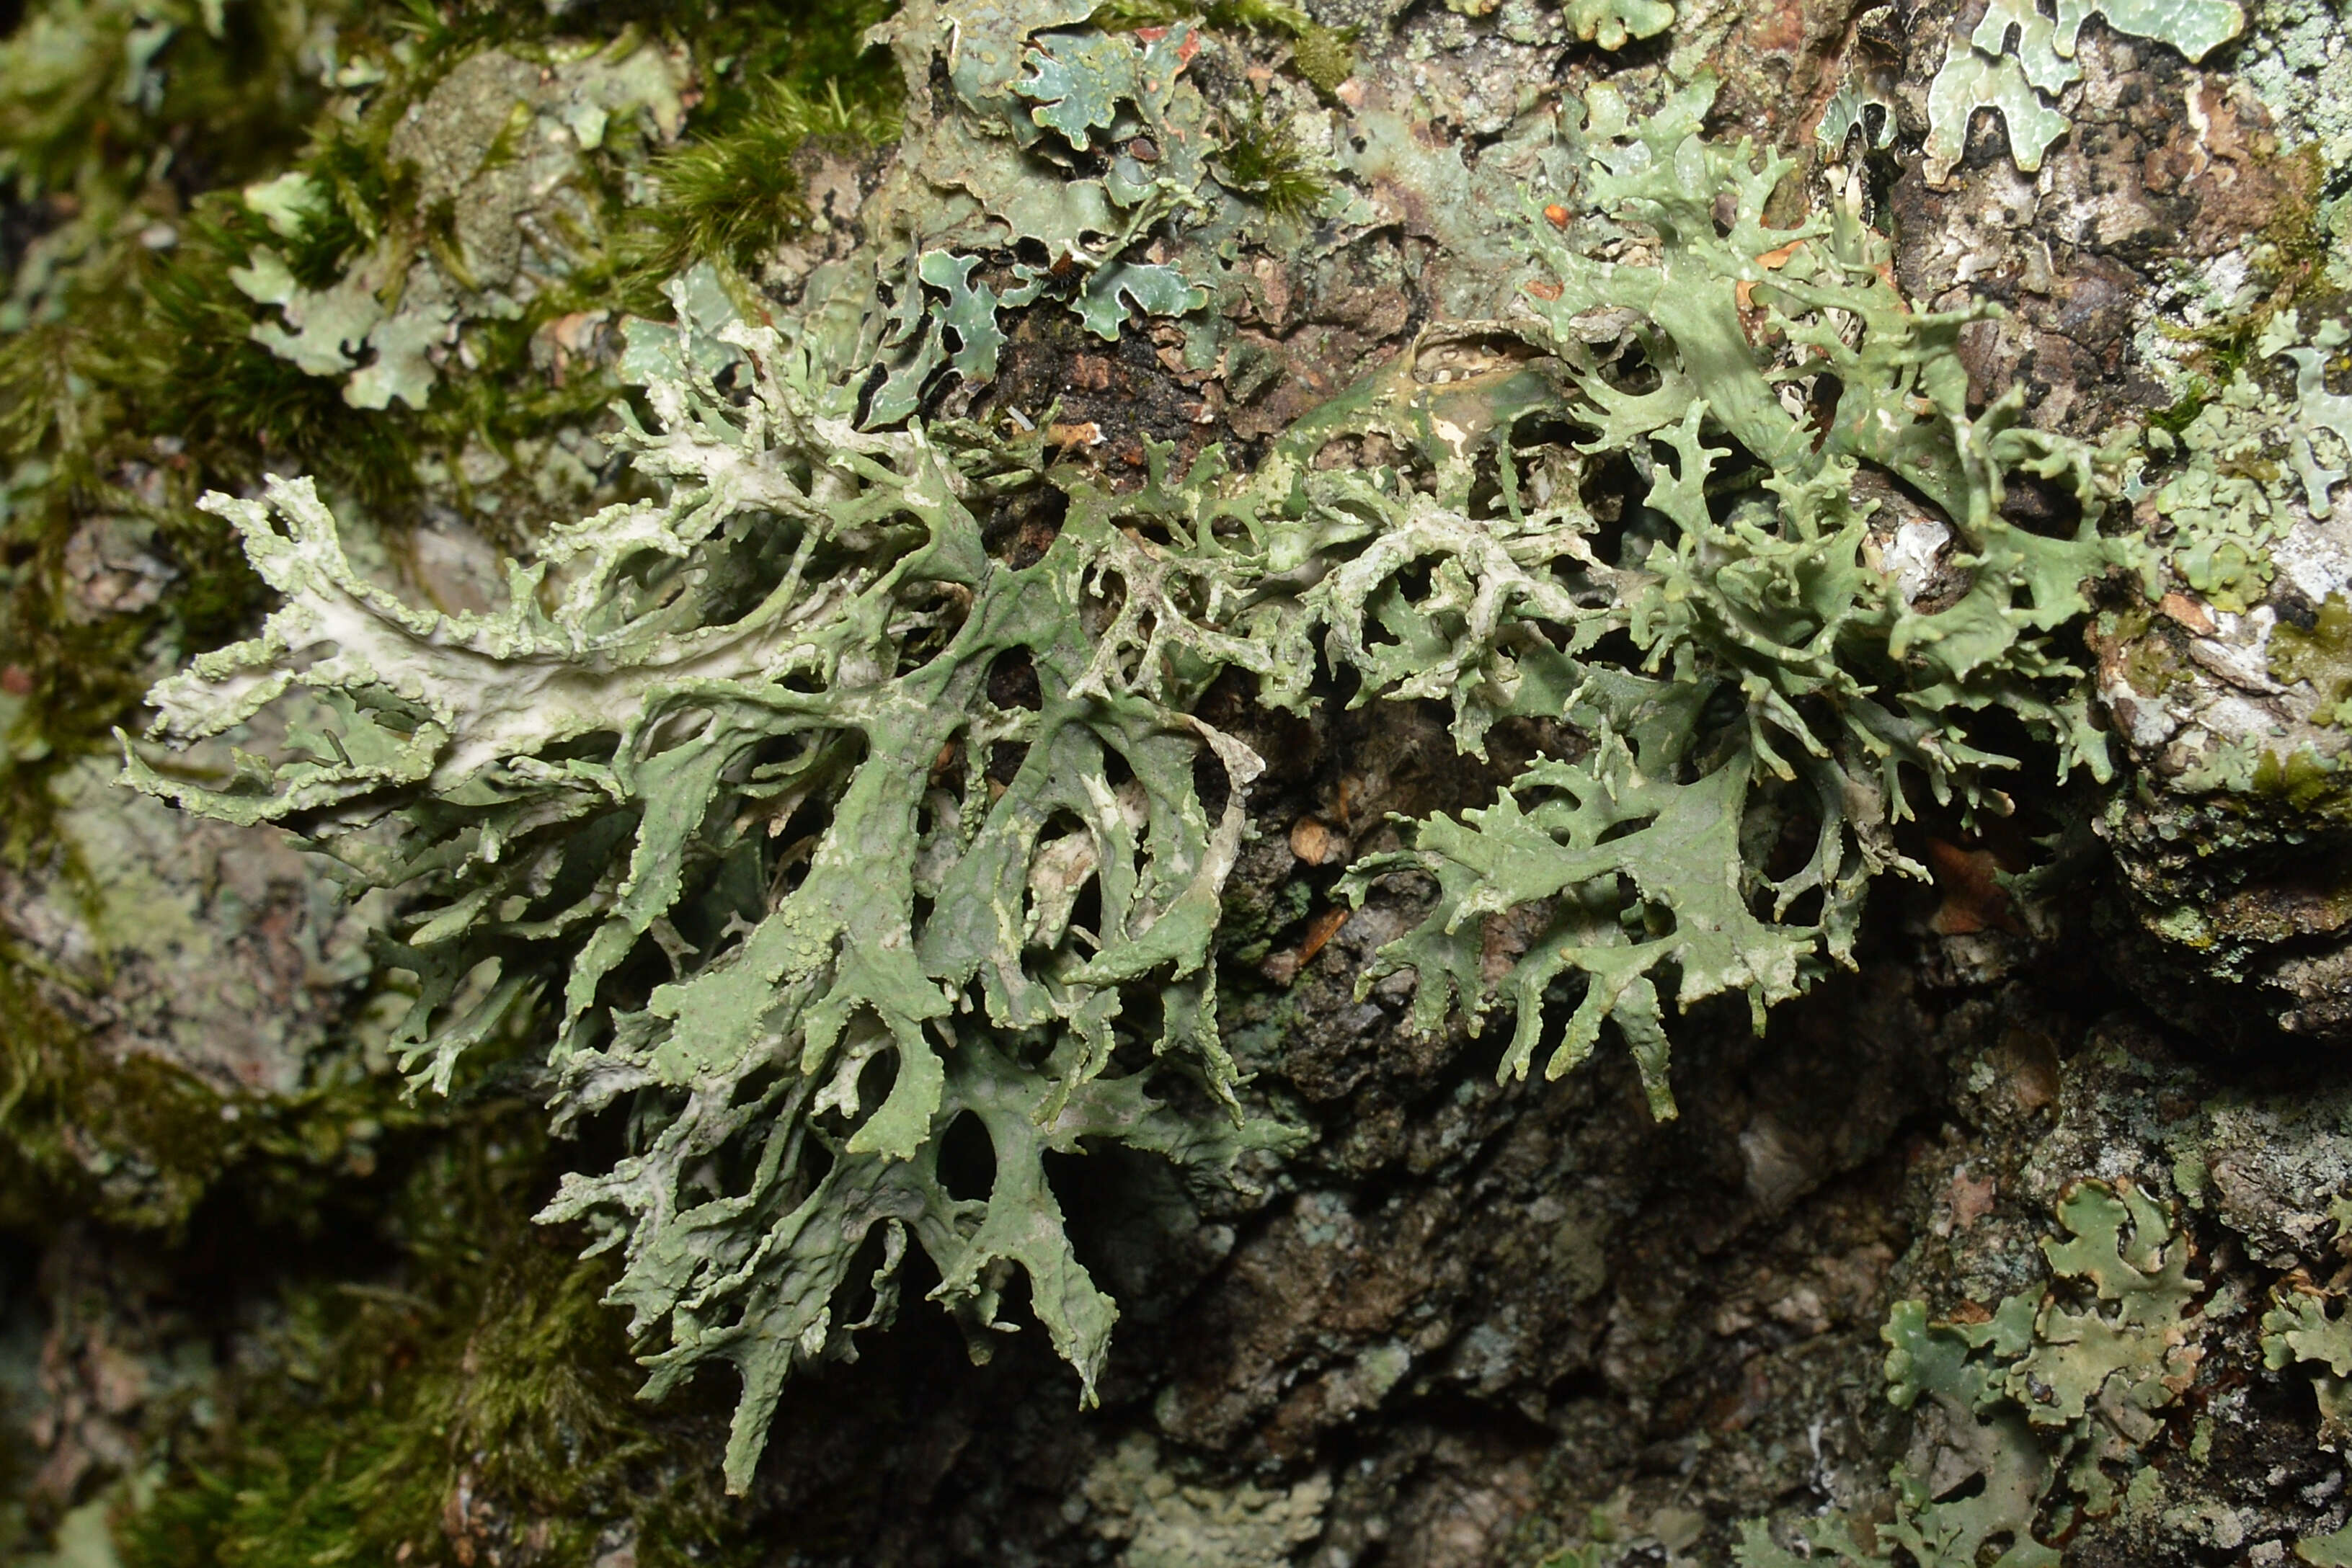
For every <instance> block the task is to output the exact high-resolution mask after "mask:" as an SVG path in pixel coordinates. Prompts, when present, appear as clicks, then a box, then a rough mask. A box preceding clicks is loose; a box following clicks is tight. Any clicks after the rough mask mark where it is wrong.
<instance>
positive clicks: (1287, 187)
mask: <svg viewBox="0 0 2352 1568" xmlns="http://www.w3.org/2000/svg"><path fill="white" fill-rule="evenodd" d="M1213 167H1214V169H1215V172H1216V175H1217V178H1218V180H1219V181H1220V182H1221V183H1223V184H1225V185H1227V186H1229V187H1230V188H1232V189H1233V190H1235V191H1238V192H1240V193H1242V194H1244V195H1245V196H1247V197H1249V198H1250V199H1251V200H1252V201H1254V202H1255V203H1256V204H1258V205H1259V206H1261V207H1264V208H1265V210H1266V212H1267V213H1268V214H1271V215H1273V216H1275V217H1280V218H1293V217H1304V216H1306V215H1307V214H1309V213H1312V212H1313V211H1314V210H1315V209H1316V208H1317V207H1318V206H1320V205H1321V204H1322V202H1323V198H1324V197H1325V196H1327V195H1328V194H1329V193H1330V191H1331V182H1330V181H1329V180H1328V179H1327V178H1326V177H1325V176H1324V175H1323V173H1322V172H1320V171H1319V170H1318V169H1317V168H1316V166H1315V163H1314V161H1313V160H1312V159H1310V158H1308V157H1307V153H1306V152H1305V150H1304V149H1302V148H1301V147H1300V146H1299V145H1298V139H1297V136H1296V135H1295V134H1294V133H1293V132H1292V131H1291V129H1290V127H1289V126H1287V125H1286V124H1283V123H1282V122H1280V121H1278V120H1268V119H1267V118H1266V116H1265V104H1263V103H1260V104H1258V105H1257V106H1256V107H1255V109H1254V110H1252V112H1251V114H1250V118H1249V122H1248V123H1247V124H1245V125H1244V126H1243V127H1242V128H1241V130H1240V131H1237V132H1236V133H1235V134H1234V139H1233V140H1232V141H1228V142H1227V143H1226V144H1225V146H1224V148H1223V151H1222V152H1220V153H1219V155H1218V159H1217V161H1216V162H1215V164H1214V165H1213Z"/></svg>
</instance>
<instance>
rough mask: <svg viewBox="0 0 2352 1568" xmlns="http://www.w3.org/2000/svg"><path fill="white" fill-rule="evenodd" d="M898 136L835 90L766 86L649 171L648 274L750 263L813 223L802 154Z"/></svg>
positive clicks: (871, 110) (869, 109) (873, 111)
mask: <svg viewBox="0 0 2352 1568" xmlns="http://www.w3.org/2000/svg"><path fill="white" fill-rule="evenodd" d="M896 130H897V121H896V120H895V119H894V118H893V117H891V116H889V115H887V114H886V113H885V112H883V111H882V110H879V109H877V108H875V107H873V106H870V105H867V104H863V103H859V104H852V103H850V102H847V101H845V100H844V99H843V98H842V97H841V93H840V89H839V88H838V86H837V85H835V84H828V85H827V88H826V90H825V92H824V95H823V96H821V97H813V96H811V95H810V94H808V93H805V92H803V91H801V90H800V89H796V88H794V87H793V86H792V85H791V84H790V83H788V82H777V83H772V84H770V85H769V86H768V87H767V88H766V89H764V90H763V91H762V92H761V95H760V97H759V99H758V100H757V101H756V102H755V103H754V104H753V106H752V107H751V110H749V111H748V112H747V113H745V114H744V115H743V116H742V118H741V119H740V120H738V121H737V122H736V123H735V124H734V125H732V126H731V127H730V128H729V129H727V130H726V131H722V132H720V133H719V134H717V135H712V136H708V137H705V138H703V139H701V140H699V141H694V142H692V143H690V144H688V145H687V146H684V147H681V148H679V149H678V150H677V151H676V152H672V153H670V154H668V155H667V157H664V158H663V159H661V160H660V161H659V162H657V163H656V165H655V173H656V178H657V179H658V180H659V181H660V183H661V199H660V200H659V202H657V203H656V204H655V205H654V206H653V207H652V208H650V209H649V210H648V212H647V213H646V223H647V225H648V226H649V227H650V229H651V230H652V234H653V236H654V239H653V244H652V247H651V252H650V255H649V256H648V258H647V263H646V265H647V269H648V272H649V274H650V275H652V276H656V277H667V276H669V275H670V274H672V273H676V272H679V271H682V270H684V269H685V268H686V267H688V266H689V265H690V264H692V263H693V262H695V261H698V260H719V261H729V262H732V263H733V264H734V265H736V266H738V267H749V266H751V264H752V261H753V258H754V257H755V256H757V255H758V254H759V253H760V252H761V251H764V250H769V249H772V248H773V247H774V246H776V245H777V244H778V243H780V242H781V241H782V240H783V239H784V238H785V237H786V236H787V235H791V234H793V232H795V231H796V230H798V229H800V228H801V227H802V226H803V225H805V224H806V223H807V222H808V220H809V209H808V204H807V202H806V201H805V200H804V199H803V193H802V190H801V177H800V172H799V170H798V168H797V167H796V165H795V160H796V159H797V158H798V156H799V155H800V152H801V150H802V149H803V147H804V146H805V145H807V144H808V143H809V142H811V141H816V142H821V143H823V142H830V143H833V144H835V145H837V146H843V147H847V148H862V147H868V146H872V145H874V144H875V143H877V142H880V141H886V140H887V139H888V138H889V136H890V135H892V134H893V133H894V132H895V131H896Z"/></svg>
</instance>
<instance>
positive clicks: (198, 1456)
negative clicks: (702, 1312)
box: [117, 1102, 740, 1568]
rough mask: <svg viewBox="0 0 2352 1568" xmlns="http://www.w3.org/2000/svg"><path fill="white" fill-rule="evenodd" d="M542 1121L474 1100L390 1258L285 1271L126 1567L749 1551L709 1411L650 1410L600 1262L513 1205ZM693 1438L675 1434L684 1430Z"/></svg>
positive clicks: (400, 1210) (425, 1167)
mask: <svg viewBox="0 0 2352 1568" xmlns="http://www.w3.org/2000/svg"><path fill="white" fill-rule="evenodd" d="M549 1174H550V1173H549V1170H548V1149H547V1145H546V1142H545V1138H544V1134H543V1133H542V1132H541V1126H540V1119H539V1117H538V1116H537V1114H536V1113H535V1112H534V1111H532V1110H531V1109H530V1108H529V1107H527V1106H524V1105H520V1104H518V1103H513V1102H503V1103H499V1102H491V1103H483V1104H480V1105H478V1106H476V1107H475V1108H473V1109H472V1110H470V1111H468V1112H467V1113H466V1114H465V1116H464V1117H463V1119H462V1120H461V1121H460V1122H459V1123H458V1124H457V1125H456V1126H455V1127H453V1128H452V1129H451V1130H450V1131H449V1132H448V1133H447V1134H445V1135H444V1136H442V1137H441V1138H439V1139H438V1140H437V1141H436V1143H435V1144H434V1145H432V1146H431V1147H430V1148H429V1149H428V1150H426V1151H425V1153H424V1155H422V1156H421V1157H420V1158H418V1159H417V1160H416V1162H415V1165H414V1166H413V1167H412V1168H411V1169H410V1170H409V1172H408V1173H407V1174H406V1176H405V1177H404V1180H403V1181H402V1182H401V1183H400V1185H399V1186H398V1188H397V1189H396V1190H395V1191H394V1194H393V1196H392V1198H391V1202H390V1204H389V1207H388V1210H387V1214H386V1218H385V1227H386V1229H387V1232H388V1234H389V1235H390V1237H391V1238H392V1239H394V1242H395V1249H396V1261H395V1263H394V1267H393V1269H392V1270H391V1271H390V1273H389V1274H386V1275H382V1276H371V1277H369V1278H366V1279H362V1280H350V1279H344V1280H316V1279H313V1280H309V1281H297V1282H294V1283H292V1284H290V1285H289V1287H288V1288H287V1290H286V1293H285V1295H284V1297H283V1300H282V1301H281V1304H280V1309H279V1312H278V1316H277V1318H276V1322H275V1326H274V1327H272V1328H270V1329H268V1330H267V1331H266V1332H265V1333H262V1334H261V1335H260V1336H259V1337H258V1339H257V1341H256V1342H255V1343H253V1344H252V1345H251V1346H250V1347H249V1348H248V1349H247V1352H246V1353H245V1355H244V1357H243V1359H242V1360H241V1361H240V1363H239V1364H237V1365H236V1366H235V1367H233V1368H232V1369H231V1370H230V1372H229V1374H228V1375H227V1382H226V1386H225V1390H224V1398H225V1399H226V1403H227V1406H228V1409H227V1415H228V1417H229V1418H228V1419H227V1420H226V1421H225V1422H223V1423H221V1424H220V1426H219V1428H218V1435H217V1436H215V1437H210V1438H205V1437H189V1438H186V1439H184V1441H183V1442H182V1443H181V1444H180V1446H179V1447H178V1448H176V1449H175V1451H173V1453H172V1455H171V1458H170V1460H169V1462H168V1463H167V1465H166V1467H165V1469H164V1471H163V1480H162V1483H161V1486H160V1488H159V1489H158V1490H157V1491H156V1492H155V1493H154V1495H153V1496H152V1499H151V1500H149V1501H147V1502H146V1503H145V1505H144V1506H142V1507H140V1508H138V1509H136V1510H135V1511H132V1512H131V1513H130V1514H129V1515H128V1516H127V1517H126V1518H125V1519H124V1520H122V1521H121V1523H120V1525H119V1527H118V1531H117V1535H118V1540H119V1544H120V1547H121V1559H122V1562H123V1563H124V1568H214V1565H219V1568H229V1565H235V1568H309V1565H312V1564H316V1563H333V1562H354V1563H406V1564H411V1565H414V1568H435V1565H438V1564H466V1563H479V1562H482V1561H489V1562H500V1563H509V1564H537V1563H544V1564H559V1563H560V1564H578V1563H587V1562H589V1561H591V1560H593V1558H594V1557H595V1556H596V1555H597V1552H598V1545H597V1543H598V1542H599V1540H600V1538H607V1537H616V1538H625V1539H627V1538H633V1539H634V1540H635V1550H636V1560H637V1562H639V1563H644V1564H647V1565H648V1568H651V1565H655V1564H673V1563H677V1564H682V1563H689V1562H691V1563H699V1564H704V1565H706V1568H707V1565H709V1564H712V1563H727V1562H730V1561H733V1560H735V1559H736V1556H737V1554H738V1552H737V1549H738V1548H740V1541H737V1540H736V1539H735V1537H734V1532H733V1526H732V1524H731V1521H730V1519H729V1516H728V1514H727V1512H726V1511H725V1510H724V1509H723V1508H722V1507H721V1506H720V1504H721V1500H720V1499H719V1497H718V1496H717V1492H716V1488H715V1487H714V1486H712V1485H710V1484H709V1479H708V1475H707V1470H706V1469H704V1468H703V1467H702V1466H700V1465H698V1464H694V1463H685V1464H682V1465H680V1464H673V1463H671V1462H669V1461H668V1460H667V1458H666V1456H667V1455H668V1454H671V1453H674V1452H677V1451H680V1450H683V1451H684V1452H686V1453H687V1454H688V1455H691V1454H692V1453H693V1452H694V1451H695V1450H696V1449H697V1448H698V1446H699V1443H698V1440H696V1439H695V1438H694V1437H692V1435H691V1428H692V1427H694V1425H695V1421H696V1417H695V1416H692V1415H691V1414H688V1415H686V1416H677V1415H675V1414H673V1415H670V1416H667V1417H666V1418H665V1419H664V1421H663V1423H662V1424H661V1425H658V1426H656V1425H649V1424H648V1412H647V1410H646V1407H645V1406H642V1405H640V1404H638V1403H637V1402H636V1401H635V1398H634V1396H633V1394H634V1387H635V1380H634V1378H632V1377H631V1376H630V1375H629V1374H628V1350H629V1346H628V1343H627V1342H626V1339H625V1335H624V1333H623V1332H622V1327H621V1324H620V1322H619V1320H617V1319H616V1318H614V1315H613V1314H612V1313H610V1312H606V1311H605V1310H604V1309H603V1308H602V1307H601V1306H600V1305H599V1304H598V1299H599V1297H600V1296H601V1295H602V1294H603V1292H604V1289H605V1288H606V1286H607V1285H609V1283H610V1282H611V1276H612V1272H613V1270H612V1269H611V1268H610V1267H609V1266H608V1265H607V1264H606V1263H604V1261H602V1260H589V1261H584V1262H583V1261H580V1260H575V1259H573V1258H572V1256H570V1254H571V1253H572V1251H573V1250H575V1249H576V1246H575V1245H573V1244H572V1239H568V1238H565V1237H562V1236H560V1235H551V1234H548V1233H545V1232H539V1231H534V1230H533V1229H532V1228H530V1226H529V1225H527V1224H526V1223H524V1222H523V1220H522V1218H521V1216H522V1215H524V1214H525V1213H527V1212H528V1211H529V1209H530V1207H531V1204H532V1201H533V1199H534V1197H535V1195H537V1194H539V1193H541V1192H543V1191H544V1190H545V1184H546V1182H547V1181H548V1179H549ZM681 1439H683V1440H681Z"/></svg>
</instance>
